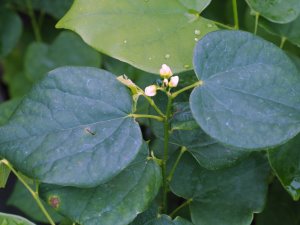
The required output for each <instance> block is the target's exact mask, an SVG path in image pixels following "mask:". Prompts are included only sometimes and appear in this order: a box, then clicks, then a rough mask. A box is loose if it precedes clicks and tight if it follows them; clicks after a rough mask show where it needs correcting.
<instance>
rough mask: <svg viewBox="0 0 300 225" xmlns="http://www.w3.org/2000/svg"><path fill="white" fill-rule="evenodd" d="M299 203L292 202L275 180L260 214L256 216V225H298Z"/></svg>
mask: <svg viewBox="0 0 300 225" xmlns="http://www.w3.org/2000/svg"><path fill="white" fill-rule="evenodd" d="M299 215H300V202H294V201H293V200H292V199H291V198H290V196H289V195H288V194H287V193H286V192H285V191H284V189H283V188H282V187H281V185H280V183H279V182H278V181H277V180H275V182H273V184H272V185H271V187H270V191H269V194H268V200H267V204H266V206H265V209H264V211H263V212H262V213H260V214H257V216H256V220H255V222H256V223H255V224H257V225H282V224H288V225H299V224H300V216H299Z"/></svg>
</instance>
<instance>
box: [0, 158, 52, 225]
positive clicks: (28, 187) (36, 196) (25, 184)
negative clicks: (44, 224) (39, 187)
mask: <svg viewBox="0 0 300 225" xmlns="http://www.w3.org/2000/svg"><path fill="white" fill-rule="evenodd" d="M1 162H2V163H3V164H5V165H6V166H7V167H8V168H9V169H10V170H11V171H12V172H13V173H14V174H15V176H16V177H17V178H18V179H19V181H20V182H21V183H22V184H23V185H24V186H25V187H26V189H27V190H28V191H29V192H30V194H31V195H32V197H33V198H34V200H35V201H36V203H37V204H38V206H39V207H40V209H41V210H42V212H43V213H44V215H45V216H46V218H47V219H48V221H49V223H50V224H51V225H55V223H54V221H53V219H52V218H51V216H50V215H49V213H48V212H47V210H46V209H45V207H44V205H43V203H42V202H41V200H40V198H39V196H38V193H37V192H35V191H33V190H32V189H31V187H30V186H29V185H28V184H27V183H26V181H25V180H24V179H23V178H22V177H21V176H20V175H19V173H18V172H17V171H16V170H15V169H14V168H13V166H12V165H11V164H10V163H9V162H8V161H7V160H5V159H3V160H1Z"/></svg>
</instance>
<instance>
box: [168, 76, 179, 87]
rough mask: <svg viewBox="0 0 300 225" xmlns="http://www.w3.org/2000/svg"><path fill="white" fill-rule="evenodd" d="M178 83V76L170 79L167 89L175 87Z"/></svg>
mask: <svg viewBox="0 0 300 225" xmlns="http://www.w3.org/2000/svg"><path fill="white" fill-rule="evenodd" d="M178 82H179V77H178V76H174V77H171V79H170V82H169V87H177V84H178Z"/></svg>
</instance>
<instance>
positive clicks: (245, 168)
mask: <svg viewBox="0 0 300 225" xmlns="http://www.w3.org/2000/svg"><path fill="white" fill-rule="evenodd" d="M268 174H269V168H268V165H267V163H266V159H265V158H264V157H261V156H260V155H256V156H253V157H250V158H248V159H247V160H245V161H243V162H241V163H240V164H238V165H236V166H234V167H231V168H227V169H222V170H214V171H211V170H206V169H204V168H203V167H201V166H200V165H199V164H198V163H197V162H196V161H195V159H193V158H192V157H191V156H190V155H188V154H185V155H184V156H183V158H182V159H181V161H180V163H179V165H178V167H177V169H176V172H175V175H174V177H173V180H172V182H171V190H172V191H173V192H174V193H175V194H176V195H178V196H181V197H183V198H185V199H192V203H190V210H191V217H192V221H193V223H194V224H195V225H198V224H199V225H200V224H201V225H215V224H218V225H246V224H248V225H249V224H250V223H251V221H252V217H253V213H254V212H260V211H262V209H263V206H264V199H265V196H266V193H267V186H268V184H267V177H268Z"/></svg>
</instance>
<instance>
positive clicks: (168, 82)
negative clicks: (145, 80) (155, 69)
mask: <svg viewBox="0 0 300 225" xmlns="http://www.w3.org/2000/svg"><path fill="white" fill-rule="evenodd" d="M159 74H160V76H161V78H162V79H163V80H162V82H161V83H162V87H163V88H173V87H177V84H178V82H179V77H178V76H173V73H172V70H171V69H170V67H169V66H167V65H166V64H163V65H162V66H161V68H160V70H159ZM158 88H160V87H159V86H157V85H154V84H153V85H150V86H148V87H146V88H145V94H146V95H147V96H155V95H156V91H157V90H158Z"/></svg>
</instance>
